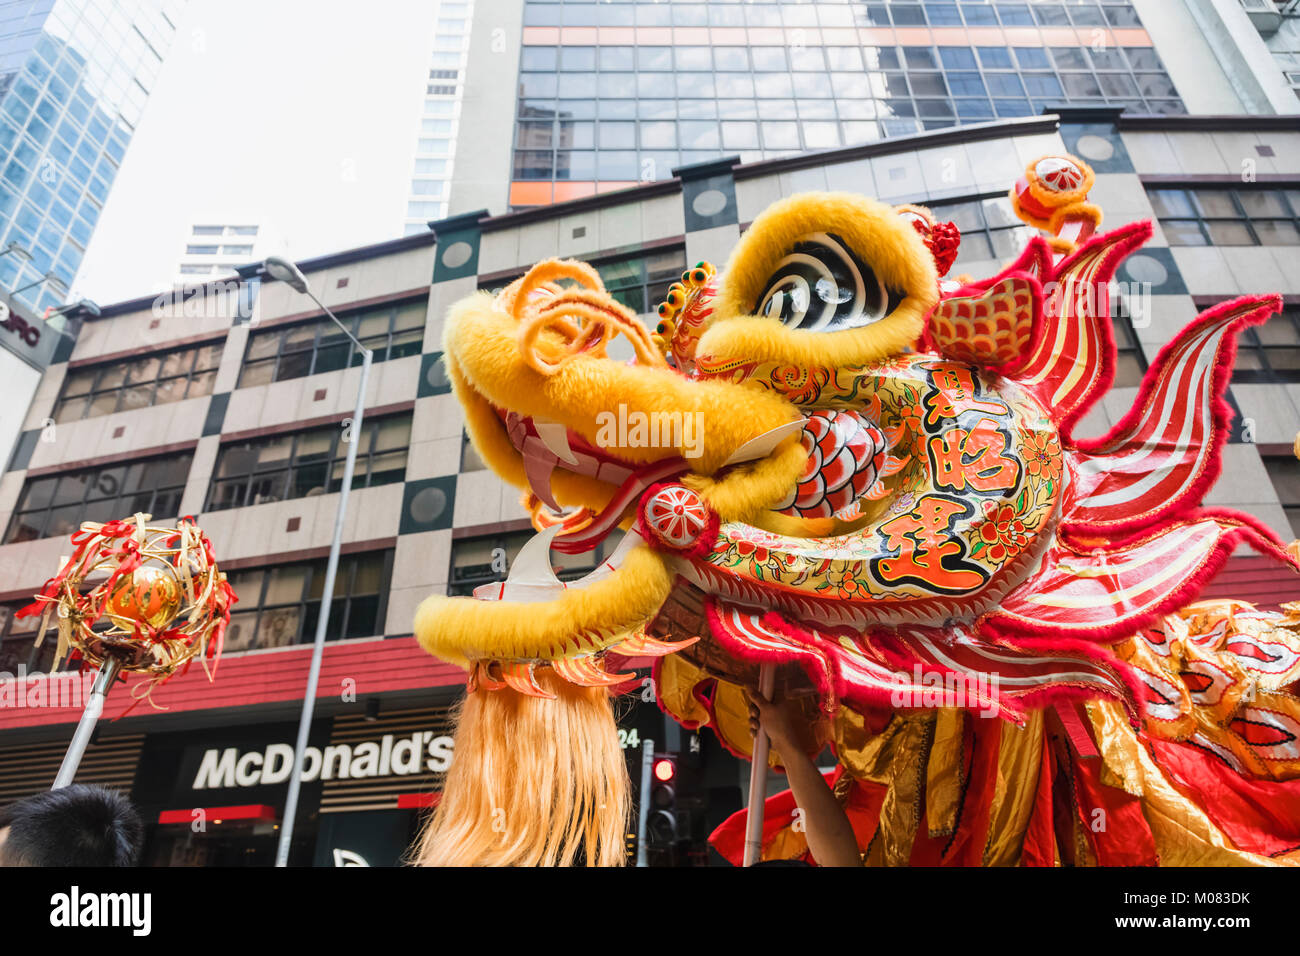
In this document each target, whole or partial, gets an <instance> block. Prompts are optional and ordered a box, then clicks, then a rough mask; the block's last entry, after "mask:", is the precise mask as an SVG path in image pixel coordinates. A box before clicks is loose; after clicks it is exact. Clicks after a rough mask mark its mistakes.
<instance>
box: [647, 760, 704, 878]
mask: <svg viewBox="0 0 1300 956" xmlns="http://www.w3.org/2000/svg"><path fill="white" fill-rule="evenodd" d="M694 756H696V755H694V754H689V753H657V754H655V755H654V757H653V758H652V760H651V764H650V793H649V808H648V813H647V816H646V862H647V863H648V864H649V865H650V866H698V865H702V864H703V862H704V861H705V860H706V858H707V848H706V841H707V838H708V833H707V832H706V829H705V825H704V824H705V821H704V811H705V809H706V806H707V801H706V799H705V794H704V792H703V791H702V790H701V787H700V782H701V775H702V774H701V768H700V761H699V760H698V759H692V757H694Z"/></svg>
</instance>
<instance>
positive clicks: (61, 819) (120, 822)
mask: <svg viewBox="0 0 1300 956" xmlns="http://www.w3.org/2000/svg"><path fill="white" fill-rule="evenodd" d="M5 827H8V828H9V835H8V837H7V838H6V839H5V841H4V843H3V844H0V864H5V865H8V866H134V865H135V862H136V858H137V857H138V856H139V854H140V845H141V843H142V842H143V839H144V825H143V824H142V823H141V822H140V814H138V813H137V812H136V810H135V807H133V806H132V805H131V802H130V801H129V800H127V799H126V797H124V796H122V794H120V793H118V792H116V791H115V790H105V789H104V788H103V787H94V786H88V785H86V784H73V785H72V786H70V787H64V788H62V789H61V790H47V791H45V792H44V793H38V794H35V795H33V796H30V797H25V798H23V799H22V800H19V801H17V802H16V803H13V804H11V805H9V806H8V807H5V808H4V809H0V830H3V829H4V828H5Z"/></svg>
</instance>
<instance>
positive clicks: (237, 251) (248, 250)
mask: <svg viewBox="0 0 1300 956" xmlns="http://www.w3.org/2000/svg"><path fill="white" fill-rule="evenodd" d="M221 254H222V255H223V256H251V255H252V254H253V247H252V246H222V247H221Z"/></svg>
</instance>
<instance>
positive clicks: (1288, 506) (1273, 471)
mask: <svg viewBox="0 0 1300 956" xmlns="http://www.w3.org/2000/svg"><path fill="white" fill-rule="evenodd" d="M1260 457H1261V458H1263V461H1264V468H1265V469H1266V470H1267V471H1268V477H1269V479H1270V480H1271V481H1272V482H1273V490H1274V491H1276V492H1277V500H1278V503H1279V504H1280V505H1281V506H1282V510H1283V511H1284V512H1286V516H1287V520H1288V521H1290V522H1291V533H1292V534H1294V535H1295V536H1296V537H1297V538H1300V461H1297V460H1296V457H1295V456H1294V455H1262V456H1260ZM454 553H455V552H454V551H453V554H454Z"/></svg>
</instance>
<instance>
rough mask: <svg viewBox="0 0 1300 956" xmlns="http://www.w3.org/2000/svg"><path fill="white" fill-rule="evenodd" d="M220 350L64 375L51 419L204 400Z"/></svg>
mask: <svg viewBox="0 0 1300 956" xmlns="http://www.w3.org/2000/svg"><path fill="white" fill-rule="evenodd" d="M205 268H207V267H205ZM223 348H225V343H224V342H212V343H209V344H207V345H195V346H191V347H189V348H183V349H175V350H173V351H168V352H155V353H153V354H151V355H145V356H142V357H140V358H137V359H131V360H130V361H128V362H113V363H109V364H105V365H93V366H91V367H89V368H79V369H73V370H70V371H69V372H68V374H67V376H66V377H65V378H64V379H63V389H62V391H60V392H59V398H58V401H57V402H56V403H55V405H54V420H55V421H56V422H59V423H63V422H75V421H79V420H80V419H83V418H95V417H96V416H99V415H109V414H111V413H113V412H122V411H127V410H129V409H133V408H148V407H150V406H152V405H164V404H166V403H167V402H178V401H180V400H181V399H183V398H197V397H199V396H202V395H210V394H212V383H213V382H214V381H215V380H216V377H217V366H218V365H219V364H220V363H221V352H222V349H223Z"/></svg>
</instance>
